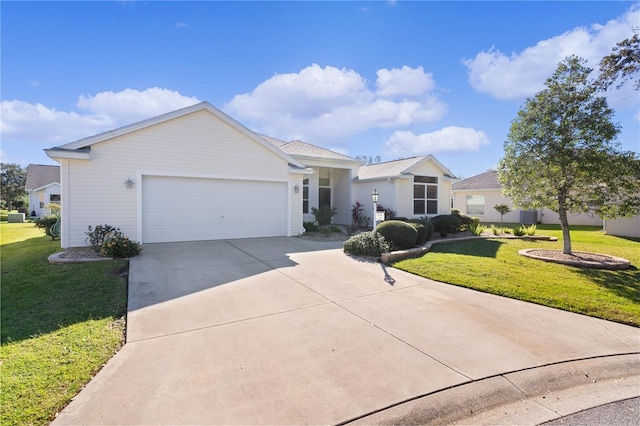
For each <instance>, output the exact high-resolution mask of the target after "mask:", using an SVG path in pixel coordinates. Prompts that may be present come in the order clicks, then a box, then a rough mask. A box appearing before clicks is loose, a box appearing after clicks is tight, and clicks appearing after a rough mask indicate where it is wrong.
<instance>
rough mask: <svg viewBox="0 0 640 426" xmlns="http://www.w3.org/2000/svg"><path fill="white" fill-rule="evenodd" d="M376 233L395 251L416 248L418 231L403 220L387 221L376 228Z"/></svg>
mask: <svg viewBox="0 0 640 426" xmlns="http://www.w3.org/2000/svg"><path fill="white" fill-rule="evenodd" d="M376 232H378V233H380V234H382V236H383V237H384V238H385V240H387V241H388V242H389V244H390V245H391V248H392V249H394V250H402V249H407V248H411V247H415V246H416V241H417V239H418V231H417V230H416V228H414V227H413V226H412V225H411V224H409V223H407V222H403V221H401V220H387V221H384V222H382V223H381V224H380V225H378V226H377V227H376Z"/></svg>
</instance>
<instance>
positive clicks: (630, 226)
mask: <svg viewBox="0 0 640 426" xmlns="http://www.w3.org/2000/svg"><path fill="white" fill-rule="evenodd" d="M604 229H605V232H606V233H607V234H608V235H615V236H618V237H634V238H640V216H634V217H630V218H624V217H621V218H616V219H609V220H607V221H606V222H605V226H604Z"/></svg>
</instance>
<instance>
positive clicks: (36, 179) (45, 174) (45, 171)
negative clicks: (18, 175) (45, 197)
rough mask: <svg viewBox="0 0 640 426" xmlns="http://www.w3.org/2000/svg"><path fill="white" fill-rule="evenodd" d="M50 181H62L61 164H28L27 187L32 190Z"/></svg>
mask: <svg viewBox="0 0 640 426" xmlns="http://www.w3.org/2000/svg"><path fill="white" fill-rule="evenodd" d="M50 183H60V166H46V165H42V164H29V165H28V166H27V182H26V183H25V185H24V186H25V189H26V190H27V191H31V190H34V189H38V188H42V187H43V186H46V185H49V184H50Z"/></svg>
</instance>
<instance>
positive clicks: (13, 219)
mask: <svg viewBox="0 0 640 426" xmlns="http://www.w3.org/2000/svg"><path fill="white" fill-rule="evenodd" d="M7 222H9V223H23V222H24V213H9V215H8V216H7Z"/></svg>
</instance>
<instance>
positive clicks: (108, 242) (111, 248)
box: [100, 230, 142, 258]
mask: <svg viewBox="0 0 640 426" xmlns="http://www.w3.org/2000/svg"><path fill="white" fill-rule="evenodd" d="M141 251H142V249H141V248H140V244H139V243H137V242H136V241H131V240H130V239H129V238H127V237H125V236H124V234H123V233H122V232H120V231H118V230H116V231H113V232H111V233H109V234H107V235H106V236H105V237H104V241H103V242H102V244H101V245H100V253H102V254H103V255H104V256H106V257H113V258H122V257H133V256H136V255H138V254H140V252H141Z"/></svg>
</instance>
